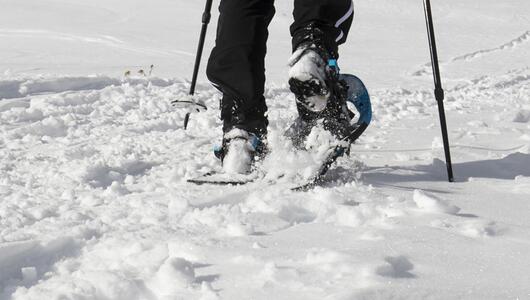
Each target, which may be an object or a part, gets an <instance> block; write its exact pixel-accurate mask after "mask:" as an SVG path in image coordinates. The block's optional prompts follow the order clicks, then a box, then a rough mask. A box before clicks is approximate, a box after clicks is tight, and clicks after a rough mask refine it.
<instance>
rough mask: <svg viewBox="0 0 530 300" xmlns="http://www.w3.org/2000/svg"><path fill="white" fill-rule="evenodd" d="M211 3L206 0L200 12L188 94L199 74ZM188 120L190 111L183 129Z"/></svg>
mask: <svg viewBox="0 0 530 300" xmlns="http://www.w3.org/2000/svg"><path fill="white" fill-rule="evenodd" d="M212 3H213V0H206V5H205V7H204V12H203V13H202V27H201V35H200V37H199V46H198V47H197V54H196V55H195V66H194V67H193V75H192V77H191V85H190V93H189V94H190V95H192V96H193V95H194V94H195V85H196V84H197V76H198V75H199V67H200V66H201V58H202V51H203V49H204V40H205V39H206V31H207V30H208V24H209V23H210V19H211V18H212V14H211V11H212ZM189 121H190V113H187V114H186V116H185V117H184V130H186V129H188V122H189Z"/></svg>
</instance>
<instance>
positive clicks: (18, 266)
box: [0, 0, 530, 300]
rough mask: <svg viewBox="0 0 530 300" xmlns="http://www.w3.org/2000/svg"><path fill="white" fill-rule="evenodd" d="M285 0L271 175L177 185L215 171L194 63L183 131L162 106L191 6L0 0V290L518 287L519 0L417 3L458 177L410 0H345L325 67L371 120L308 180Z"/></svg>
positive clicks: (525, 166) (527, 246) (178, 113)
mask: <svg viewBox="0 0 530 300" xmlns="http://www.w3.org/2000/svg"><path fill="white" fill-rule="evenodd" d="M291 2H292V1H283V2H279V1H278V3H277V14H276V17H275V19H274V21H273V23H272V24H271V27H270V31H271V35H270V44H269V56H268V58H267V75H268V77H267V78H268V82H267V89H266V92H265V97H266V98H267V101H268V104H269V118H270V126H269V131H270V134H269V145H270V149H271V154H270V156H269V157H268V158H267V159H266V160H265V161H263V162H262V167H263V169H264V170H266V171H267V173H266V174H265V177H264V179H262V180H258V181H257V182H254V183H250V184H247V185H245V186H237V187H227V186H224V187H220V186H208V185H203V186H196V185H193V184H189V183H187V182H186V180H187V179H189V178H194V177H196V176H198V175H201V174H203V173H205V172H208V171H211V170H219V169H220V168H221V166H220V164H219V162H218V161H217V160H216V158H215V157H214V156H213V154H212V151H211V149H212V146H213V145H214V144H216V143H219V142H220V139H221V125H222V124H221V122H220V121H219V120H218V111H217V107H218V101H219V94H218V93H217V92H216V90H215V89H214V88H212V87H211V86H210V85H209V84H208V83H207V81H206V78H205V77H204V75H203V74H204V64H203V66H202V68H201V70H202V71H201V76H200V77H199V84H198V86H197V95H196V97H195V99H194V100H196V101H199V102H201V103H204V104H205V105H206V106H207V107H208V110H206V111H201V112H199V113H193V114H192V116H191V120H190V124H189V128H188V130H187V131H185V130H184V129H183V120H184V116H185V114H186V112H187V110H185V109H180V108H174V107H172V106H171V104H170V101H171V100H174V99H188V98H186V94H187V91H188V88H189V78H190V73H191V70H192V64H193V57H194V53H195V47H196V42H197V36H198V31H199V30H200V15H201V12H202V10H203V3H202V2H200V1H184V0H177V1H168V0H153V1H149V2H146V1H139V0H130V1H127V3H125V2H124V1H119V0H105V1H103V0H94V1H91V2H90V3H73V2H71V1H65V0H38V1H37V0H26V1H9V0H0V6H1V7H2V10H0V36H1V39H0V56H1V57H2V60H1V61H0V299H2V300H3V299H425V298H430V299H530V285H529V284H528V283H529V282H530V275H529V272H528V270H530V254H529V253H530V243H529V241H530V221H529V220H530V219H529V218H528V212H529V211H530V202H529V199H530V198H529V195H530V138H529V135H530V122H529V111H530V104H529V103H530V102H529V100H530V99H529V95H530V85H529V79H530V77H529V75H530V72H529V70H530V59H529V57H530V55H529V52H530V51H529V45H530V44H529V31H530V28H529V26H528V24H529V23H528V15H530V4H528V1H522V0H513V1H510V2H509V3H506V2H502V1H493V0H482V1H456V0H450V1H449V0H448V1H443V2H436V3H432V4H433V14H434V16H435V27H436V33H437V35H438V44H439V52H440V60H441V69H442V75H443V79H444V80H443V82H444V84H445V88H446V96H447V99H446V102H445V105H446V110H447V118H448V124H449V135H450V140H451V144H452V154H453V161H454V171H455V177H456V182H455V183H448V182H446V173H445V165H444V163H443V159H444V154H443V148H442V143H441V138H440V129H439V121H438V114H437V108H436V103H435V100H434V97H433V91H432V90H433V87H432V77H431V70H430V67H429V52H428V47H427V37H426V32H425V28H424V20H423V11H422V5H421V3H420V2H421V1H420V2H418V1H412V0H405V1H391V0H358V1H356V3H355V9H356V19H355V22H354V25H353V28H352V31H351V34H350V36H349V42H348V44H347V45H344V46H343V47H342V48H341V58H340V60H339V64H340V66H341V69H342V70H343V71H344V72H352V73H354V74H355V75H358V76H359V77H360V78H362V79H363V80H364V81H365V83H366V85H367V87H368V89H369V91H370V94H371V97H372V102H373V103H372V105H373V110H374V116H373V123H372V124H371V126H370V128H369V129H368V130H367V132H366V133H365V135H364V136H363V137H361V139H360V140H359V141H358V143H357V144H355V145H354V146H353V147H352V151H351V154H350V156H349V157H347V158H343V159H340V160H339V161H338V164H337V165H336V166H335V167H334V168H333V169H332V170H331V171H330V172H329V174H328V175H327V176H326V178H325V182H324V183H323V185H322V186H320V187H316V188H314V189H312V190H310V191H307V192H294V191H291V190H290V187H292V182H293V181H297V180H300V179H303V178H304V177H307V176H309V175H308V174H311V173H312V171H313V170H314V164H311V163H309V164H308V163H307V162H312V161H314V157H312V156H310V155H308V154H307V153H304V152H297V151H294V150H293V149H292V144H290V142H289V141H288V140H287V139H285V137H283V136H282V132H283V131H284V130H285V129H286V128H287V127H288V126H289V125H290V124H291V122H292V121H293V120H294V118H295V111H296V109H295V99H294V97H293V96H292V94H291V93H290V91H289V89H288V87H287V85H286V84H285V81H286V78H287V74H288V67H287V61H288V59H289V57H290V40H289V36H288V30H287V27H288V25H289V23H290V19H291V14H290V10H291V7H292V3H291ZM215 18H216V14H215V13H214V19H215ZM214 27H215V26H214V24H212V25H211V27H210V30H209V34H208V40H207V45H206V46H207V49H209V48H210V47H211V46H212V42H213V34H214V32H215V29H214ZM206 52H208V51H206ZM151 65H154V68H153V70H152V74H150V75H149V72H148V70H149V69H150V66H151ZM140 69H142V70H144V74H145V75H142V74H140V73H138V71H139V70H140ZM127 71H130V72H129V74H130V75H128V76H125V75H124V74H125V73H126V72H127ZM321 138H322V136H319V135H317V134H315V135H313V136H312V140H311V141H312V143H311V141H310V144H313V145H306V146H308V147H310V146H313V147H314V146H317V147H318V145H319V144H320V143H321V142H322V139H321ZM312 168H313V169H312ZM280 175H283V177H281V176H280ZM279 177H281V178H280V179H279V180H278V182H277V183H275V184H272V183H271V182H270V181H272V179H277V178H279Z"/></svg>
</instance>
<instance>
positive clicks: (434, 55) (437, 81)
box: [423, 0, 454, 182]
mask: <svg viewBox="0 0 530 300" xmlns="http://www.w3.org/2000/svg"><path fill="white" fill-rule="evenodd" d="M423 6H424V9H425V21H426V23H427V34H428V36H429V48H430V51H431V62H432V71H433V77H434V95H435V98H436V101H437V102H438V114H439V115H440V125H441V127H442V139H443V143H444V152H445V163H446V166H447V177H448V180H449V182H454V176H453V165H452V163H451V150H450V146H449V134H448V132H447V121H446V118H445V109H444V90H443V88H442V79H441V76H440V66H439V64H438V51H437V48H436V38H435V35H434V24H433V20H432V11H431V2H430V0H423Z"/></svg>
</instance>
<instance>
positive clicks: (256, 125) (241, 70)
mask: <svg viewBox="0 0 530 300" xmlns="http://www.w3.org/2000/svg"><path fill="white" fill-rule="evenodd" d="M219 11H220V16H219V24H218V28H217V39H216V45H215V48H214V49H213V50H212V53H211V55H210V59H209V61H208V67H207V75H208V78H209V80H210V81H211V82H212V83H213V84H214V85H215V86H216V87H217V88H218V89H219V90H221V92H222V93H223V99H222V101H221V119H222V120H223V122H224V126H223V131H224V132H228V131H229V130H231V129H233V128H239V129H243V130H246V131H248V132H251V133H254V134H256V135H258V136H263V135H265V134H266V132H267V125H268V121H267V118H266V116H265V112H266V111H267V106H266V103H265V98H264V97H263V93H264V85H265V63H264V58H265V54H266V52H267V48H266V42H267V38H268V30H267V27H268V25H269V23H270V21H271V19H272V17H273V16H274V0H221V4H220V6H219Z"/></svg>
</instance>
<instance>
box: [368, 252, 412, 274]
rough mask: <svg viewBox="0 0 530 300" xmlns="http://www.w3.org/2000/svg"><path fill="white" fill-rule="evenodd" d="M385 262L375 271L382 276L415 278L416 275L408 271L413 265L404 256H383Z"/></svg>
mask: <svg viewBox="0 0 530 300" xmlns="http://www.w3.org/2000/svg"><path fill="white" fill-rule="evenodd" d="M385 262H386V264H384V265H382V266H380V267H379V268H377V270H376V273H377V274H378V275H380V276H383V277H392V278H415V277H416V275H414V274H412V273H411V272H410V271H412V270H413V269H414V265H413V264H412V263H411V262H410V260H409V259H408V258H406V257H405V256H389V257H386V258H385Z"/></svg>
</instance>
